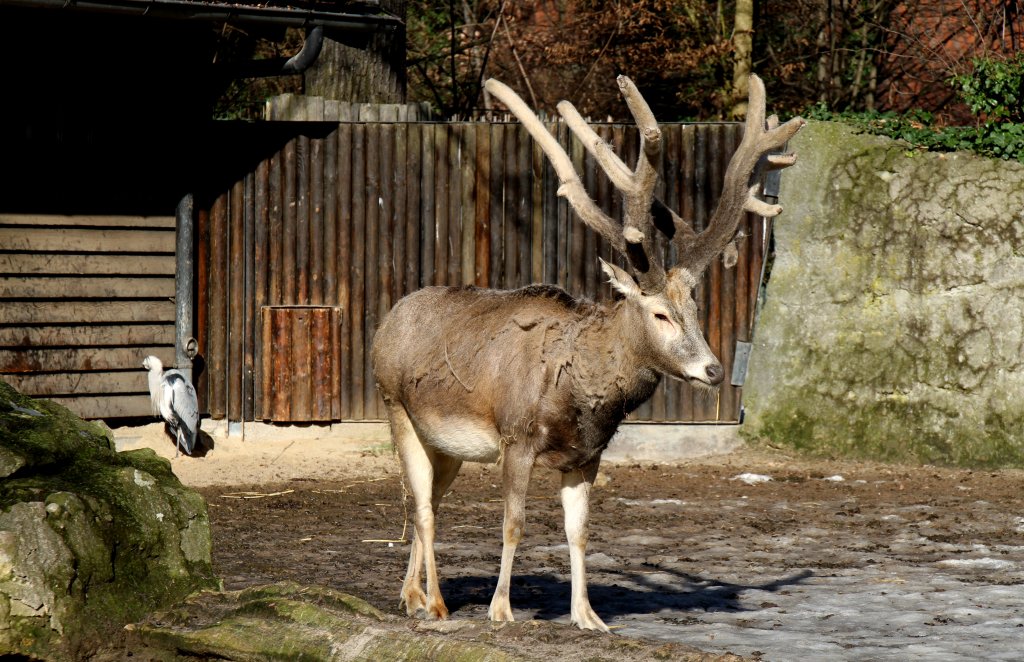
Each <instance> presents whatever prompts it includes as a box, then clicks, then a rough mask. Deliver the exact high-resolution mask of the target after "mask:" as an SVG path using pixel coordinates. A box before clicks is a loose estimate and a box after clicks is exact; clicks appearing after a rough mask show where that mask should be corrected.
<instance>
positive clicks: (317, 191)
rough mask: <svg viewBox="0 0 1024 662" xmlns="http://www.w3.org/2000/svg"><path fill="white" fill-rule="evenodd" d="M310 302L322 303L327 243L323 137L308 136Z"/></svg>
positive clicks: (316, 304)
mask: <svg viewBox="0 0 1024 662" xmlns="http://www.w3.org/2000/svg"><path fill="white" fill-rule="evenodd" d="M308 177H309V258H310V259H309V262H310V264H309V302H310V303H311V304H313V305H315V306H320V305H323V303H324V285H325V283H324V280H325V276H326V265H327V264H328V262H327V259H326V258H327V255H326V253H327V245H326V243H327V242H326V241H325V238H326V236H327V235H326V234H325V232H324V140H323V138H317V137H314V138H310V140H309V173H308Z"/></svg>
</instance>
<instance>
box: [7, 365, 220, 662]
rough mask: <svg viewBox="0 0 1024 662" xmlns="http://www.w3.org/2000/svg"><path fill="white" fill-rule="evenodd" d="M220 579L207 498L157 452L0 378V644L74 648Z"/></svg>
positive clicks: (28, 649) (51, 653)
mask: <svg viewBox="0 0 1024 662" xmlns="http://www.w3.org/2000/svg"><path fill="white" fill-rule="evenodd" d="M218 585H219V582H218V580H217V579H216V578H215V576H214V574H213V567H212V563H211V557H210V522H209V518H208V516H207V511H206V504H205V502H204V501H203V499H202V497H201V496H200V495H199V494H198V493H197V492H195V491H193V490H190V489H188V488H186V487H185V486H183V485H182V484H181V482H180V481H179V480H178V479H177V477H175V476H174V474H173V473H172V472H171V466H170V463H169V462H167V460H165V459H162V458H160V457H159V456H157V455H156V454H155V453H154V452H152V451H151V450H149V449H144V450H139V451H133V452H127V453H118V452H116V450H115V448H114V443H113V439H112V438H111V436H110V435H109V432H108V431H107V430H105V429H104V427H103V426H102V425H100V424H96V423H89V422H86V421H83V420H81V419H79V418H78V417H77V416H75V415H74V414H73V413H71V412H70V411H68V410H67V409H66V408H64V407H62V406H60V405H57V404H55V403H53V402H49V401H47V400H33V399H31V398H28V397H25V396H23V395H22V394H20V393H18V392H17V391H16V390H14V389H13V388H11V387H10V386H9V385H8V384H6V383H4V382H2V381H0V654H3V653H15V654H20V655H24V656H27V657H31V658H39V659H46V660H64V659H78V658H79V657H81V656H82V655H83V654H85V652H87V651H89V650H90V649H92V648H94V647H96V646H97V645H99V644H101V643H104V642H105V641H106V640H107V639H108V638H109V637H110V636H111V635H112V634H113V633H116V632H120V630H121V629H122V628H123V626H124V625H125V624H126V623H131V622H134V621H137V620H139V619H141V618H142V617H143V616H145V615H146V614H148V613H150V612H152V611H153V610H155V609H158V608H161V607H165V606H167V605H169V604H173V603H175V602H176V601H178V600H181V599H182V598H183V597H184V596H186V595H188V594H190V593H192V592H194V591H196V590H199V589H203V588H213V587H217V586H218Z"/></svg>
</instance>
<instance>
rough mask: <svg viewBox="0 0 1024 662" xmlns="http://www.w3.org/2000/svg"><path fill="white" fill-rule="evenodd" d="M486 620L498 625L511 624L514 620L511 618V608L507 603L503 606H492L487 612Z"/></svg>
mask: <svg viewBox="0 0 1024 662" xmlns="http://www.w3.org/2000/svg"><path fill="white" fill-rule="evenodd" d="M487 618H489V619H491V620H492V621H495V622H498V623H511V622H512V621H514V620H516V619H515V617H513V616H512V607H510V606H509V604H508V603H505V604H504V605H494V604H492V605H491V607H490V608H489V609H488V610H487Z"/></svg>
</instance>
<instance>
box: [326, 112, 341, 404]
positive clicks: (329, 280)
mask: <svg viewBox="0 0 1024 662" xmlns="http://www.w3.org/2000/svg"><path fill="white" fill-rule="evenodd" d="M328 107H329V106H328ZM333 112H334V117H336V115H337V104H335V105H334V107H333ZM325 117H326V108H325ZM323 162H324V183H323V219H324V220H323V237H324V282H323V300H324V303H326V304H330V305H334V306H337V305H339V304H338V280H339V278H338V274H339V269H338V266H339V265H338V240H339V236H338V235H339V229H338V188H339V185H338V128H337V127H336V128H335V129H334V130H333V131H331V132H330V133H329V134H328V135H327V136H326V137H325V138H324V140H323ZM337 332H338V331H337V329H336V330H335V331H334V333H335V337H334V342H333V343H332V344H331V345H330V352H331V354H330V361H331V375H330V381H329V383H328V387H329V388H330V394H331V398H330V416H329V418H330V419H331V420H338V419H340V418H341V378H342V377H341V343H340V342H338V340H339V338H337Z"/></svg>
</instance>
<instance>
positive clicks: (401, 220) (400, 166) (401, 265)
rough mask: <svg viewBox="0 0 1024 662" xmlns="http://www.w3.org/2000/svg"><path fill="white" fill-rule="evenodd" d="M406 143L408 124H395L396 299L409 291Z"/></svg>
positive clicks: (394, 226) (393, 249)
mask: <svg viewBox="0 0 1024 662" xmlns="http://www.w3.org/2000/svg"><path fill="white" fill-rule="evenodd" d="M408 145H409V125H408V124H406V123H401V124H396V125H395V164H394V192H393V193H392V195H393V196H394V200H393V205H392V209H393V211H392V223H391V227H392V228H393V232H394V234H393V236H392V237H391V240H390V241H391V245H392V247H393V248H392V254H393V255H394V268H395V275H394V282H393V283H392V287H393V289H392V292H391V296H392V300H393V301H396V302H397V301H398V300H399V299H401V298H402V297H403V296H405V294H406V293H407V292H408V291H409V290H407V289H406V284H405V277H406V275H407V272H408V269H407V267H406V259H405V255H406V253H405V250H406V236H405V235H406V229H407V228H408V218H407V216H406V214H407V212H408V209H407V207H406V200H407V199H408V196H409V178H408V175H407V168H408V163H407V159H408V155H409V151H408Z"/></svg>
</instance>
